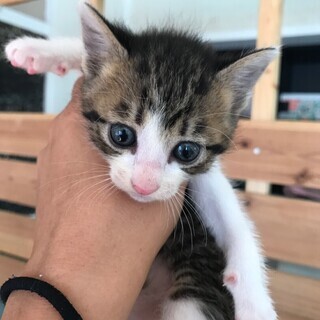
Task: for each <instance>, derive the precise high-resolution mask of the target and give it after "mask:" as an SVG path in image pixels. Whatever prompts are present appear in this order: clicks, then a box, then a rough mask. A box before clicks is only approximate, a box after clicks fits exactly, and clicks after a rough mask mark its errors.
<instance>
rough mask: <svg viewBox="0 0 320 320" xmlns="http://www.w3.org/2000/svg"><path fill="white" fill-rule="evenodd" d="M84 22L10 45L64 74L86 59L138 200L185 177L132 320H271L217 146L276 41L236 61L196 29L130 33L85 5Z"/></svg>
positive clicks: (104, 136)
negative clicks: (63, 34)
mask: <svg viewBox="0 0 320 320" xmlns="http://www.w3.org/2000/svg"><path fill="white" fill-rule="evenodd" d="M81 19H82V26H83V44H82V42H81V41H80V40H74V39H72V40H70V39H60V40H42V39H31V38H22V39H17V40H15V41H13V42H11V43H10V44H9V45H8V46H7V48H6V53H7V57H8V59H9V60H10V61H11V63H12V64H13V65H14V66H18V67H21V68H24V69H26V70H28V72H29V73H31V74H33V73H40V72H46V71H53V72H56V73H57V74H64V73H66V72H67V71H68V69H70V68H79V69H80V66H81V61H82V70H83V73H84V83H83V90H82V92H83V97H82V107H83V115H84V117H85V118H86V119H87V120H88V121H87V122H88V129H89V132H90V136H91V139H92V141H93V142H94V144H95V145H96V147H97V148H98V149H99V150H100V151H101V152H102V153H103V155H104V156H105V158H106V160H107V161H108V163H109V164H110V168H111V172H110V175H111V178H112V181H113V183H114V184H115V185H116V186H117V187H118V188H119V189H121V190H123V191H125V192H127V193H128V194H129V195H130V196H131V197H132V198H134V199H136V200H138V201H141V202H147V201H155V200H165V199H169V198H172V197H174V196H175V195H176V194H177V192H178V188H179V186H180V185H181V183H182V182H185V181H188V190H187V195H186V197H185V204H184V208H183V212H182V215H181V219H182V220H181V223H180V224H178V225H177V227H176V230H175V231H174V233H173V234H172V236H171V237H170V239H168V241H167V243H166V244H165V245H164V247H163V248H162V250H161V251H160V253H159V255H158V257H157V259H156V261H155V262H154V265H153V267H152V269H151V271H150V275H149V278H148V281H147V283H146V285H145V288H144V289H143V290H142V292H141V295H140V297H139V299H138V301H137V303H136V306H135V307H134V309H133V311H132V315H131V316H130V319H131V320H133V319H139V320H140V319H158V318H160V319H162V320H189V319H190V320H203V319H215V320H222V319H225V320H226V319H228V320H229V319H230V320H231V319H235V318H236V319H237V320H274V319H276V314H275V311H274V309H273V305H272V301H271V299H270V297H269V294H268V290H267V287H266V277H265V274H264V265H263V258H262V256H261V255H260V249H259V245H258V242H257V240H256V238H255V234H254V230H253V226H252V223H251V221H250V220H249V219H248V218H247V217H246V214H245V213H244V212H243V211H242V208H241V206H240V204H239V201H238V199H237V197H236V195H235V193H234V191H233V189H232V187H231V185H230V183H229V182H228V180H227V179H226V177H225V176H224V175H223V173H222V171H221V168H220V165H219V155H221V154H222V153H223V152H225V151H226V150H227V149H228V148H229V146H230V143H231V140H230V137H232V135H233V133H234V131H235V127H236V124H237V122H238V115H239V113H240V112H241V110H242V109H243V108H244V107H245V106H246V105H247V103H248V99H249V98H250V96H251V91H252V88H253V86H254V84H255V83H256V81H257V79H258V78H259V76H260V75H261V73H262V72H263V71H264V69H265V68H266V67H267V65H268V64H269V62H270V61H271V60H272V59H273V58H274V57H275V56H276V55H277V53H278V52H277V49H274V48H266V49H262V50H257V51H252V52H251V53H248V54H246V55H243V56H242V57H238V58H237V59H231V60H230V59H226V57H223V56H221V55H219V54H218V53H216V52H215V51H214V50H213V48H212V47H211V45H209V44H208V43H205V42H203V41H201V40H200V39H199V38H198V37H197V36H195V35H193V34H191V33H187V32H181V31H176V30H173V29H164V30H156V29H148V30H146V31H144V32H142V33H139V34H135V33H132V32H131V31H130V30H129V29H127V28H125V27H122V26H119V25H114V24H111V23H110V22H108V21H106V20H104V18H103V17H101V16H100V15H99V13H98V12H97V11H96V10H94V9H93V8H92V7H90V6H89V5H87V4H82V5H81ZM228 60H229V61H228ZM199 217H200V218H199ZM191 222H192V226H191ZM202 224H204V225H202ZM151 304H153V307H150V305H151Z"/></svg>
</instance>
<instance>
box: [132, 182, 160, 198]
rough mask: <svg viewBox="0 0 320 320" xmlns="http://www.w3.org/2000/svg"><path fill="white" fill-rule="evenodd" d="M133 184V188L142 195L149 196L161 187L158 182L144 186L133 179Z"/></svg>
mask: <svg viewBox="0 0 320 320" xmlns="http://www.w3.org/2000/svg"><path fill="white" fill-rule="evenodd" d="M131 184H132V187H133V189H134V190H136V191H137V192H138V193H139V194H141V195H142V196H148V195H149V194H152V193H154V192H156V191H157V190H158V189H159V186H158V185H157V184H151V185H148V186H143V187H142V186H139V185H137V184H135V183H133V182H132V181H131Z"/></svg>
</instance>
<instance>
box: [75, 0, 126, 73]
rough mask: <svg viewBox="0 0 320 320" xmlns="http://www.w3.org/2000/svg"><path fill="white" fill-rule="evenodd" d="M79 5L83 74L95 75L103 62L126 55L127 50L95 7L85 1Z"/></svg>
mask: <svg viewBox="0 0 320 320" xmlns="http://www.w3.org/2000/svg"><path fill="white" fill-rule="evenodd" d="M79 7H80V15H81V23H82V37H83V42H84V49H85V56H84V61H83V66H82V67H83V71H84V73H85V74H89V75H90V76H95V75H97V74H98V71H99V69H101V67H102V66H103V65H104V64H106V63H108V62H112V61H114V60H116V59H123V58H125V57H127V51H126V49H125V48H124V47H123V46H122V45H121V44H120V43H119V41H118V40H117V38H116V37H115V35H114V34H113V33H112V31H111V30H110V29H109V27H108V26H107V23H106V21H105V19H104V18H103V17H102V16H101V15H100V13H99V12H98V11H97V10H96V9H94V8H93V7H92V6H91V5H90V4H88V3H87V2H86V1H81V3H80V6H79Z"/></svg>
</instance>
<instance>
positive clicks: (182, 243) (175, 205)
mask: <svg viewBox="0 0 320 320" xmlns="http://www.w3.org/2000/svg"><path fill="white" fill-rule="evenodd" d="M171 199H172V205H173V206H174V210H175V211H177V212H178V211H179V210H178V209H179V206H178V207H177V204H176V203H175V201H174V200H175V197H173V198H171ZM179 221H180V225H181V250H182V248H183V246H184V235H185V232H184V225H183V221H182V218H181V215H179Z"/></svg>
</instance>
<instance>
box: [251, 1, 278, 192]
mask: <svg viewBox="0 0 320 320" xmlns="http://www.w3.org/2000/svg"><path fill="white" fill-rule="evenodd" d="M283 5H284V0H260V13H259V24H258V25H259V26H258V39H257V48H265V47H269V46H279V45H280V44H281V25H282V16H283ZM279 69H280V56H279V57H278V58H277V59H276V60H275V61H274V62H272V63H271V64H270V65H269V66H268V67H267V69H266V71H265V72H264V74H263V75H262V76H261V78H260V79H259V81H258V83H257V85H256V86H255V90H254V95H253V103H252V110H251V119H252V120H273V119H275V118H276V113H277V102H278V88H279ZM246 190H247V191H255V192H261V193H269V185H268V184H265V183H261V182H256V181H248V182H247V184H246Z"/></svg>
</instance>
